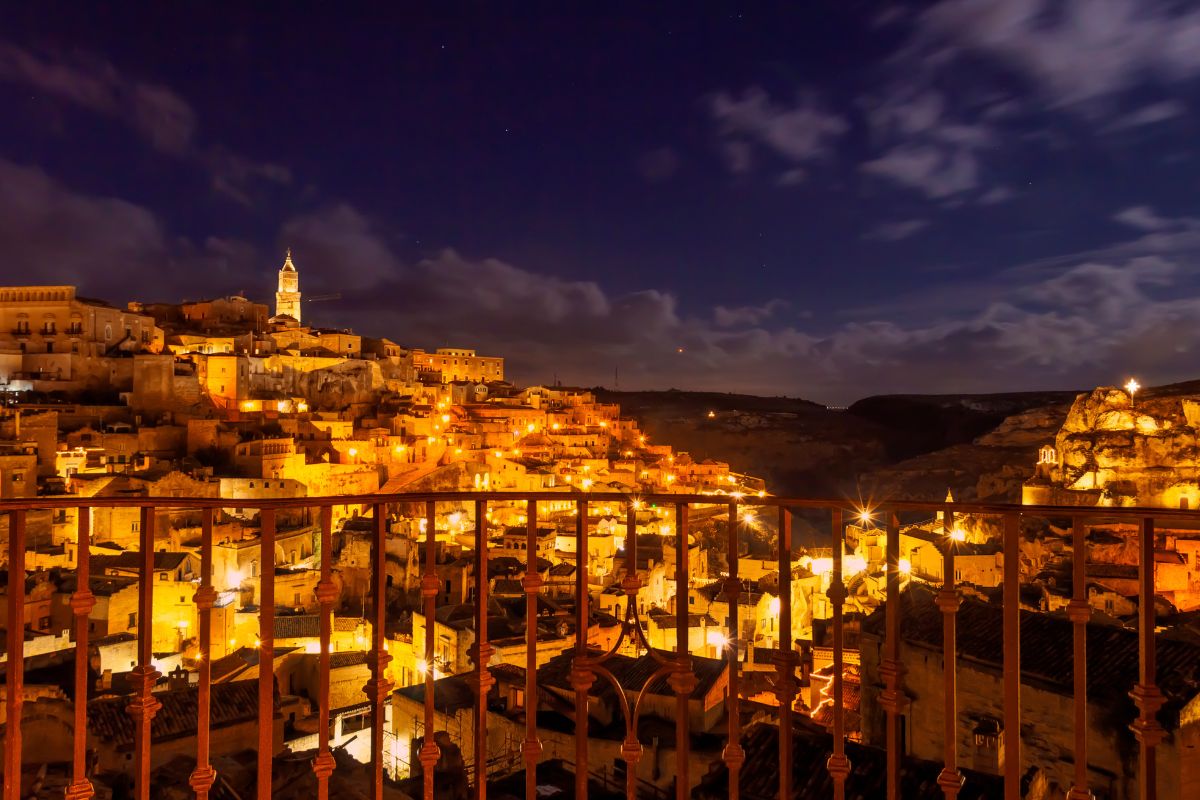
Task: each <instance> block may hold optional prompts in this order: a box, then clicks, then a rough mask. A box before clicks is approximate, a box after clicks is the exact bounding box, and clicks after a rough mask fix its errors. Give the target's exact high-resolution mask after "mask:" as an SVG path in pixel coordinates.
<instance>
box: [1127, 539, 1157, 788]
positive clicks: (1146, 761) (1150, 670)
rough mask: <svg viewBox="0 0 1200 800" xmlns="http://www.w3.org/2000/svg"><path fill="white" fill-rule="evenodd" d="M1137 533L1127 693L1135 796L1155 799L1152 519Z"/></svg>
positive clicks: (1154, 622) (1155, 744) (1155, 659)
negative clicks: (1132, 682)
mask: <svg viewBox="0 0 1200 800" xmlns="http://www.w3.org/2000/svg"><path fill="white" fill-rule="evenodd" d="M1138 533H1139V536H1138V550H1139V551H1140V553H1139V556H1140V558H1139V559H1138V683H1137V685H1136V686H1135V687H1134V688H1133V691H1132V692H1130V693H1129V694H1130V697H1132V698H1133V700H1134V702H1135V703H1136V704H1137V707H1138V712H1139V713H1138V718H1137V719H1136V720H1134V722H1133V724H1132V725H1131V726H1130V727H1131V728H1132V729H1133V733H1134V736H1135V737H1136V738H1137V741H1138V756H1139V759H1138V760H1139V769H1138V789H1139V792H1138V797H1140V798H1142V800H1155V798H1156V797H1157V796H1158V764H1157V763H1156V760H1155V759H1156V758H1157V751H1156V748H1157V747H1158V745H1159V743H1161V742H1162V740H1163V737H1164V731H1163V727H1162V725H1160V724H1159V722H1158V717H1157V716H1156V715H1157V714H1158V710H1159V709H1160V708H1162V706H1163V702H1164V697H1163V694H1162V692H1161V691H1160V690H1159V688H1158V685H1157V684H1156V682H1155V681H1156V678H1157V676H1156V674H1155V671H1156V666H1157V663H1156V662H1157V658H1156V653H1155V649H1154V648H1155V642H1154V629H1155V626H1156V624H1157V621H1156V614H1155V611H1154V518H1153V517H1146V518H1144V519H1143V520H1142V524H1141V530H1140V531H1139V532H1138Z"/></svg>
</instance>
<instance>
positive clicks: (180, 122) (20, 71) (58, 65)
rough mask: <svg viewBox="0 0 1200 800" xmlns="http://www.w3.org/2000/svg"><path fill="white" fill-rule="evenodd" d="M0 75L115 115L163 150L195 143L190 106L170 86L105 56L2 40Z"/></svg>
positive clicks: (171, 151) (184, 148)
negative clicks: (130, 72) (41, 50)
mask: <svg viewBox="0 0 1200 800" xmlns="http://www.w3.org/2000/svg"><path fill="white" fill-rule="evenodd" d="M0 79H3V80H7V81H11V82H15V83H21V84H24V85H26V86H29V87H31V88H33V89H36V90H38V91H41V92H45V93H47V94H50V95H54V96H55V97H58V98H60V99H63V100H66V101H68V102H71V103H74V104H75V105H78V106H80V107H82V108H86V109H88V110H89V111H93V112H96V113H98V114H102V115H104V116H108V117H112V118H114V119H117V120H119V121H120V122H122V123H124V124H125V125H127V126H129V127H130V128H132V129H133V130H134V131H135V132H136V133H137V134H138V135H139V136H141V137H142V138H143V139H144V140H146V142H148V143H149V144H150V145H151V146H152V147H154V148H155V149H157V150H160V151H162V152H164V153H169V154H171V155H180V154H182V153H184V152H186V151H187V150H188V149H189V148H190V147H191V144H192V137H193V135H194V134H195V130H196V114H195V112H194V111H193V110H192V107H191V106H190V105H188V104H187V102H186V101H184V100H183V98H181V97H179V96H178V95H177V94H175V93H174V92H172V91H171V90H170V89H167V88H166V87H164V86H160V85H157V84H153V83H147V82H144V81H138V80H132V79H130V78H127V77H126V76H124V75H122V74H121V73H120V72H118V71H117V69H116V68H115V67H114V66H113V65H112V64H110V63H109V62H107V61H105V60H103V59H100V58H96V57H91V56H86V55H75V56H72V57H55V56H39V55H36V54H34V53H32V52H31V51H29V50H25V49H23V48H20V47H16V46H14V45H12V44H8V43H4V42H0Z"/></svg>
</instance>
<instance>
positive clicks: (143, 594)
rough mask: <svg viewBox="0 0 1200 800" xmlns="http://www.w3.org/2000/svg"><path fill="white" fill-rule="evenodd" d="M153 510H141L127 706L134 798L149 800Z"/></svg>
mask: <svg viewBox="0 0 1200 800" xmlns="http://www.w3.org/2000/svg"><path fill="white" fill-rule="evenodd" d="M154 522H155V518H154V509H153V508H150V507H149V506H146V507H143V508H142V510H141V535H140V540H141V541H140V544H141V551H140V552H139V553H138V561H139V568H138V619H137V628H138V664H137V666H136V667H134V669H133V680H132V683H133V685H134V686H135V687H137V692H136V694H135V695H134V697H133V699H132V700H131V701H130V703H129V713H130V715H131V716H132V717H133V719H134V734H133V738H134V770H135V779H134V796H135V797H137V798H139V800H150V748H151V734H150V723H151V721H152V720H153V719H154V715H155V714H157V713H158V709H159V708H160V707H161V703H159V702H158V700H157V698H155V697H154V686H155V684H156V683H157V682H158V679H159V677H160V675H159V673H158V670H156V669H155V668H154V663H153V662H154Z"/></svg>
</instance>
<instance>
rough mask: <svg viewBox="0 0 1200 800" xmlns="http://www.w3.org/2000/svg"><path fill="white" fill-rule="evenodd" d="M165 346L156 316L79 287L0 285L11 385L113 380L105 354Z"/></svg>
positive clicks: (0, 378) (1, 362)
mask: <svg viewBox="0 0 1200 800" xmlns="http://www.w3.org/2000/svg"><path fill="white" fill-rule="evenodd" d="M162 347H163V332H162V330H161V329H160V328H159V327H158V326H157V325H155V323H154V319H153V318H152V317H149V316H147V315H144V314H139V313H136V312H132V311H122V310H121V309H118V308H114V307H113V306H110V305H108V304H107V303H104V302H102V301H100V300H88V299H84V298H80V297H77V296H76V293H75V287H74V286H15V287H3V288H0V383H3V384H6V385H7V386H8V388H9V389H10V390H22V389H24V390H28V389H47V390H50V389H82V388H85V387H88V386H96V385H101V384H108V383H110V382H111V380H112V379H113V377H114V373H112V372H111V371H110V365H109V364H107V363H105V357H107V356H116V355H121V354H124V355H128V354H130V353H136V352H141V351H150V352H158V351H160V350H161V349H162Z"/></svg>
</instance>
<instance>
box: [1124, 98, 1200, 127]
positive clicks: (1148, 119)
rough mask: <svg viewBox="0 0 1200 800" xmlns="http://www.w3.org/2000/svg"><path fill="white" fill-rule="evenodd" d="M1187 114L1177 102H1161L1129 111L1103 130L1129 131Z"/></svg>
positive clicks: (1184, 107)
mask: <svg viewBox="0 0 1200 800" xmlns="http://www.w3.org/2000/svg"><path fill="white" fill-rule="evenodd" d="M1186 113H1187V107H1186V106H1184V105H1183V103H1180V102H1179V101H1177V100H1162V101H1160V102H1157V103H1151V104H1149V105H1145V106H1142V107H1141V108H1139V109H1137V110H1136V111H1131V112H1130V113H1128V114H1126V115H1125V116H1123V117H1118V118H1117V119H1115V120H1113V121H1112V122H1111V123H1109V125H1108V126H1107V127H1106V128H1105V130H1108V131H1121V130H1129V129H1130V128H1141V127H1144V126H1146V125H1155V124H1157V123H1159V122H1165V121H1166V120H1169V119H1175V118H1176V117H1181V116H1183V115H1184V114H1186Z"/></svg>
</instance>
